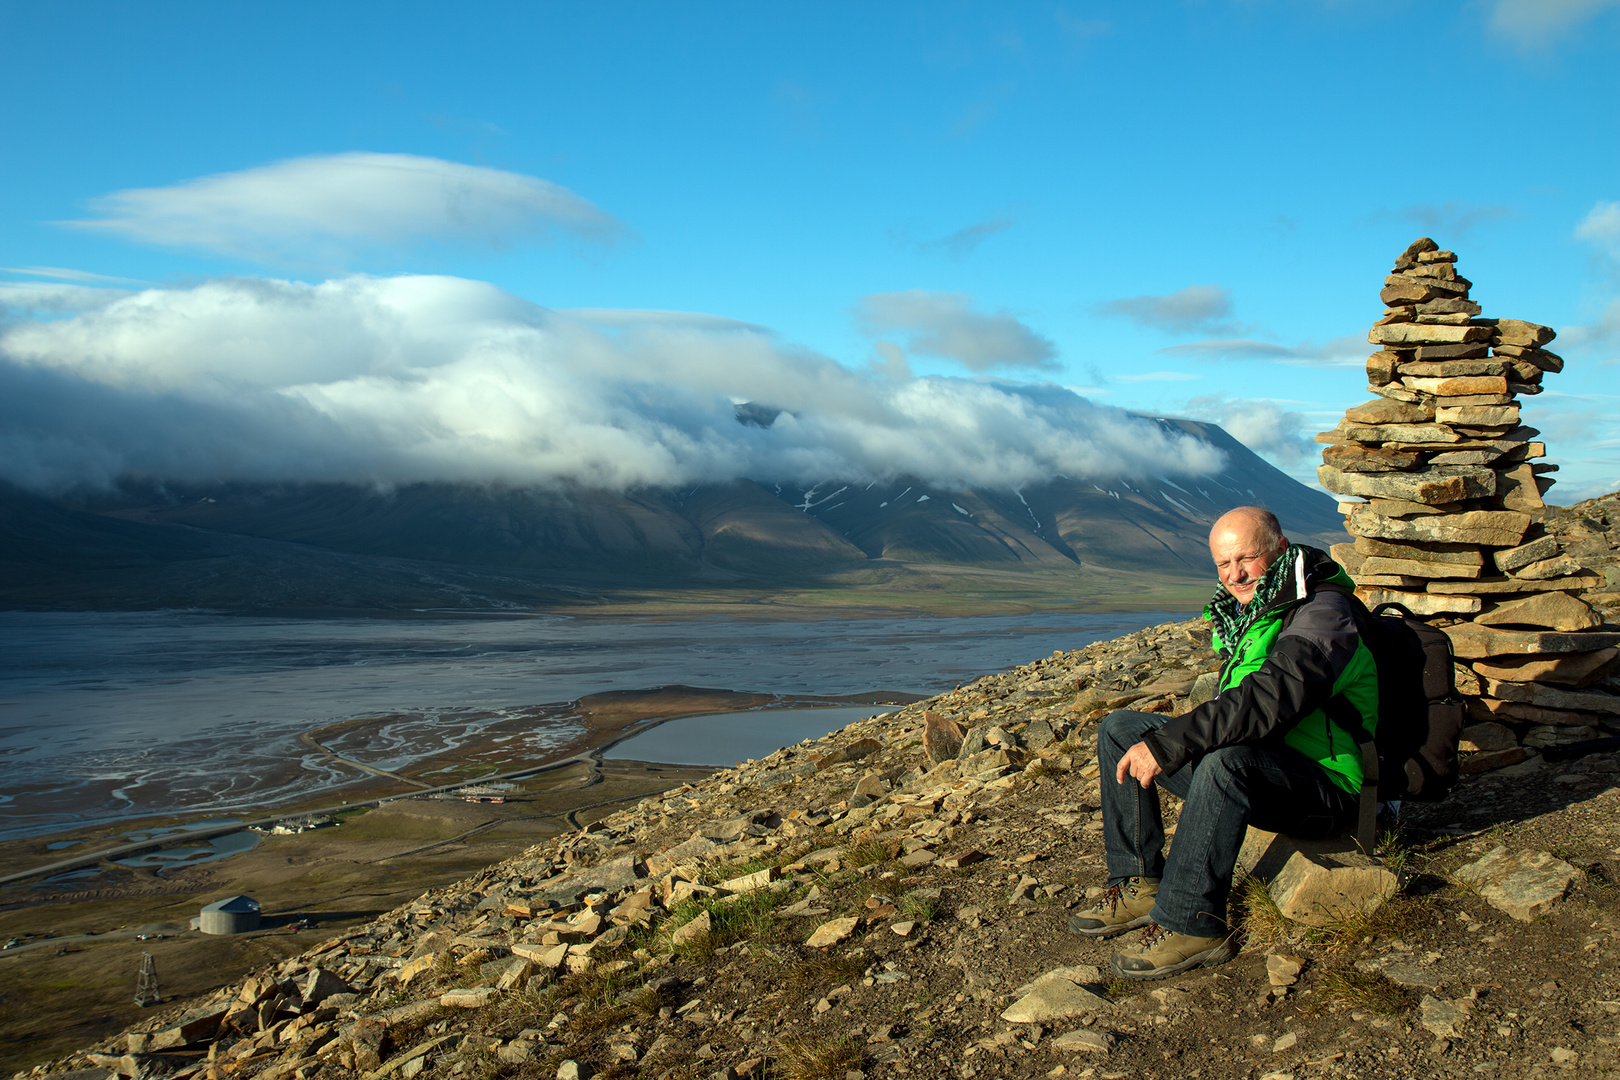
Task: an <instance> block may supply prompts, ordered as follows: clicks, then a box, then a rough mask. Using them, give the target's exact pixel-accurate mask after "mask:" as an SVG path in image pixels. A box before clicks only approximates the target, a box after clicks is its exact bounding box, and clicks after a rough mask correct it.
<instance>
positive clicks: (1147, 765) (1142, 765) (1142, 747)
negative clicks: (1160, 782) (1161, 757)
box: [1114, 742, 1164, 788]
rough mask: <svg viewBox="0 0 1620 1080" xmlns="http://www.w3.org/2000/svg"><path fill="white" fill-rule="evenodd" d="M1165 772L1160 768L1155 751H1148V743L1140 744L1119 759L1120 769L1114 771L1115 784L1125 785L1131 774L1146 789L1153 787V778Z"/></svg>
mask: <svg viewBox="0 0 1620 1080" xmlns="http://www.w3.org/2000/svg"><path fill="white" fill-rule="evenodd" d="M1162 772H1164V770H1163V769H1161V768H1160V767H1159V762H1158V759H1156V758H1155V757H1154V756H1153V751H1151V750H1149V749H1148V746H1147V743H1145V742H1139V743H1137V744H1136V745H1135V746H1133V747H1131V748H1130V749H1129V750H1127V751H1125V756H1124V757H1122V758H1120V759H1119V768H1117V769H1115V770H1114V783H1116V784H1123V783H1124V782H1125V775H1126V774H1127V773H1129V774H1130V775H1131V776H1133V777H1135V778H1136V782H1137V783H1138V784H1141V785H1142V786H1143V787H1144V788H1147V787H1152V786H1153V778H1154V777H1155V776H1158V775H1159V774H1160V773H1162Z"/></svg>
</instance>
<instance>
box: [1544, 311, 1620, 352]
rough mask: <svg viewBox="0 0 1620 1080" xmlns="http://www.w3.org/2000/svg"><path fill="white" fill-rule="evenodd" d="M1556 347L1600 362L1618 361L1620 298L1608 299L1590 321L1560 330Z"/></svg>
mask: <svg viewBox="0 0 1620 1080" xmlns="http://www.w3.org/2000/svg"><path fill="white" fill-rule="evenodd" d="M1556 347H1557V348H1558V349H1559V350H1560V351H1562V352H1568V353H1572V354H1573V353H1580V354H1583V355H1584V356H1586V357H1588V358H1591V359H1596V360H1598V361H1599V362H1602V363H1608V364H1613V363H1616V362H1620V300H1610V301H1609V302H1608V303H1607V304H1605V305H1604V307H1603V310H1602V311H1600V312H1598V317H1597V318H1596V319H1595V320H1593V321H1592V322H1589V323H1583V324H1581V325H1579V326H1568V327H1565V328H1564V329H1563V330H1560V331H1559V332H1558V345H1557V346H1556Z"/></svg>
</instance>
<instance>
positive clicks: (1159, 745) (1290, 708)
mask: <svg viewBox="0 0 1620 1080" xmlns="http://www.w3.org/2000/svg"><path fill="white" fill-rule="evenodd" d="M1359 643H1360V636H1359V635H1358V634H1357V633H1356V622H1355V614H1354V610H1353V608H1352V606H1351V602H1350V599H1349V597H1347V596H1345V595H1344V594H1342V593H1336V592H1320V593H1316V594H1314V595H1312V596H1311V597H1310V599H1308V600H1306V602H1305V603H1304V604H1302V605H1300V607H1299V609H1298V610H1297V611H1296V612H1295V614H1294V617H1293V619H1292V621H1290V622H1289V624H1288V626H1287V627H1285V628H1284V629H1283V631H1282V633H1280V634H1278V635H1277V640H1276V642H1275V643H1274V644H1273V646H1272V650H1271V655H1270V656H1269V657H1267V658H1266V662H1265V663H1264V664H1262V665H1260V667H1259V668H1257V669H1256V670H1255V671H1253V672H1251V673H1250V674H1249V676H1248V677H1247V678H1245V679H1244V680H1243V681H1242V682H1240V683H1238V684H1237V685H1236V686H1234V687H1232V688H1231V689H1229V690H1227V691H1225V692H1224V693H1222V694H1220V695H1218V696H1216V697H1215V698H1214V699H1212V700H1210V701H1206V702H1205V703H1204V704H1202V705H1200V706H1198V708H1196V709H1194V710H1193V711H1192V712H1189V713H1187V714H1185V715H1183V716H1178V717H1176V718H1175V719H1174V720H1171V721H1169V722H1168V723H1166V724H1165V725H1164V726H1163V727H1161V728H1159V729H1158V730H1156V731H1151V732H1149V733H1148V734H1147V735H1145V736H1143V741H1144V742H1145V743H1147V747H1148V750H1149V751H1151V752H1152V754H1153V758H1154V760H1155V761H1157V762H1158V763H1159V767H1160V768H1162V769H1163V770H1164V771H1165V772H1167V773H1173V772H1175V771H1176V770H1177V769H1179V768H1181V767H1182V766H1183V765H1185V764H1186V763H1187V762H1188V761H1189V760H1192V759H1194V758H1197V757H1200V756H1202V755H1203V754H1206V753H1208V752H1209V751H1211V750H1214V749H1217V748H1218V747H1222V746H1238V745H1242V744H1245V743H1257V742H1260V741H1261V740H1263V739H1265V738H1267V737H1269V736H1272V735H1281V734H1282V733H1283V732H1286V731H1287V730H1288V729H1289V728H1291V727H1293V726H1294V725H1295V724H1297V723H1298V722H1299V721H1300V718H1301V717H1304V716H1306V715H1308V714H1309V713H1311V712H1313V711H1314V710H1316V709H1319V708H1321V707H1322V705H1323V704H1324V703H1326V701H1327V699H1328V698H1329V696H1331V695H1332V693H1333V684H1334V682H1335V681H1337V680H1338V678H1339V676H1340V675H1341V674H1342V673H1343V672H1344V669H1345V665H1347V664H1348V663H1350V658H1351V657H1352V656H1354V655H1355V653H1356V646H1357V645H1358V644H1359Z"/></svg>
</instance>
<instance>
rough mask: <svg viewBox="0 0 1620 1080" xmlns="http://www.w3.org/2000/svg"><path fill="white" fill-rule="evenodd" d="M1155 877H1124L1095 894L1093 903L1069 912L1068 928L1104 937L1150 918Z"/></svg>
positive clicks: (1156, 888)
mask: <svg viewBox="0 0 1620 1080" xmlns="http://www.w3.org/2000/svg"><path fill="white" fill-rule="evenodd" d="M1158 895H1159V879H1158V878H1140V877H1133V878H1126V879H1125V880H1124V881H1122V882H1120V883H1119V884H1118V885H1110V886H1108V888H1107V890H1105V891H1104V892H1103V894H1102V895H1101V896H1099V897H1097V906H1096V907H1093V908H1091V909H1089V910H1087V911H1084V912H1082V913H1081V914H1079V915H1070V916H1069V932H1070V933H1071V934H1079V935H1080V936H1081V937H1095V938H1105V937H1113V936H1114V935H1115V934H1123V933H1124V932H1125V931H1127V930H1134V929H1136V928H1137V927H1138V926H1146V925H1148V923H1151V922H1152V921H1153V916H1152V914H1151V912H1152V911H1153V902H1154V899H1155V898H1156V897H1157V896H1158Z"/></svg>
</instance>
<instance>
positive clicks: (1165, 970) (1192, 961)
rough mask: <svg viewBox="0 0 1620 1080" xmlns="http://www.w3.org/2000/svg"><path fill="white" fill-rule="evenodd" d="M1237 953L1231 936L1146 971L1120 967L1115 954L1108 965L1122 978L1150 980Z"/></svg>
mask: <svg viewBox="0 0 1620 1080" xmlns="http://www.w3.org/2000/svg"><path fill="white" fill-rule="evenodd" d="M1236 955H1237V945H1236V943H1234V942H1233V941H1232V939H1231V938H1227V939H1226V940H1225V941H1223V942H1221V943H1220V944H1219V945H1217V946H1215V947H1214V948H1212V949H1205V950H1204V951H1203V952H1200V953H1193V954H1192V955H1191V956H1189V957H1187V959H1185V960H1182V961H1180V962H1179V963H1175V964H1166V965H1165V966H1164V967H1157V968H1152V969H1150V970H1148V971H1127V970H1125V969H1124V968H1122V967H1120V964H1119V957H1118V956H1115V957H1114V958H1113V959H1112V960H1110V961H1109V963H1108V966H1109V968H1110V969H1111V970H1112V971H1113V973H1114V974H1115V975H1118V976H1119V977H1120V978H1122V979H1138V980H1141V981H1143V982H1151V981H1152V980H1154V979H1168V978H1169V977H1170V976H1172V975H1180V974H1181V973H1182V972H1183V971H1191V970H1192V969H1193V968H1195V967H1214V966H1215V965H1216V964H1224V963H1226V962H1227V961H1228V960H1230V959H1232V958H1233V957H1234V956H1236Z"/></svg>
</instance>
